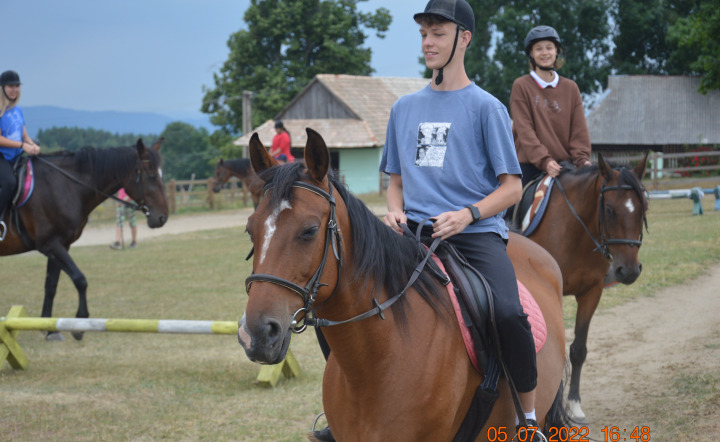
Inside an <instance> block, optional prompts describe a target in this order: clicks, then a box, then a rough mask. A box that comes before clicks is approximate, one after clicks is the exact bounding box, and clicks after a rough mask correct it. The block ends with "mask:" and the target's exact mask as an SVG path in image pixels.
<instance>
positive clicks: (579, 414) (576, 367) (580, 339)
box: [568, 284, 603, 422]
mask: <svg viewBox="0 0 720 442" xmlns="http://www.w3.org/2000/svg"><path fill="white" fill-rule="evenodd" d="M602 289H603V287H602V284H600V285H598V287H596V288H593V289H592V290H590V291H587V292H585V293H583V294H582V295H579V296H576V297H575V299H576V300H577V303H578V306H577V314H576V316H575V338H574V339H573V343H572V344H571V345H570V363H571V364H572V373H571V375H570V391H569V392H568V402H569V412H570V416H571V417H572V419H573V420H574V421H577V422H585V421H586V416H585V413H584V412H583V411H582V408H581V407H580V373H581V372H582V367H583V364H584V363H585V358H586V357H587V337H588V331H589V329H590V320H591V319H592V317H593V314H594V313H595V309H596V308H597V306H598V303H599V302H600V295H602Z"/></svg>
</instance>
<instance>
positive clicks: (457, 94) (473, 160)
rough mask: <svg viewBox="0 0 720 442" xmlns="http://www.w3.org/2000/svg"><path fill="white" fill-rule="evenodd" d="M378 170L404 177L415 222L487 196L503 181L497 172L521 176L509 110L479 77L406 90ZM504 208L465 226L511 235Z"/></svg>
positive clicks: (397, 104)
mask: <svg viewBox="0 0 720 442" xmlns="http://www.w3.org/2000/svg"><path fill="white" fill-rule="evenodd" d="M380 171H381V172H385V173H389V174H390V173H392V174H398V175H401V176H402V182H403V197H404V201H405V212H406V214H407V217H408V218H409V219H411V220H413V221H415V222H420V221H422V220H424V219H426V218H429V217H434V216H437V215H439V214H441V213H443V212H447V211H451V210H460V209H462V208H463V207H465V206H467V205H468V204H474V203H476V202H478V201H481V200H482V199H483V198H485V197H486V196H488V195H489V194H490V193H492V192H493V191H494V190H495V189H497V188H498V187H499V186H500V182H499V181H498V178H497V177H498V176H499V175H501V174H504V173H506V174H511V175H521V171H520V165H519V163H518V160H517V155H516V153H515V143H514V141H513V136H512V130H511V126H510V117H509V115H508V112H507V109H506V108H505V106H504V105H503V104H502V103H501V102H500V101H499V100H498V99H496V98H495V97H493V96H492V95H490V94H489V93H487V92H485V91H484V90H483V89H481V88H480V87H478V86H477V85H475V84H470V85H469V86H467V87H465V88H463V89H459V90H455V91H436V90H434V89H432V87H430V86H429V85H428V86H426V87H425V88H424V89H422V90H420V91H418V92H415V93H414V94H410V95H405V96H403V97H401V98H400V99H399V100H398V101H396V102H395V104H394V105H393V107H392V111H391V112H390V120H389V121H388V128H387V135H386V139H385V148H384V149H383V154H382V159H381V161H380ZM503 214H504V211H503V212H501V213H499V214H497V215H495V216H492V217H489V218H485V219H482V220H480V221H479V222H477V223H475V224H471V225H469V226H468V227H467V228H466V229H465V230H464V232H467V233H479V232H495V233H497V234H499V235H500V236H501V237H503V238H507V231H508V229H507V227H506V225H505V221H504V220H503Z"/></svg>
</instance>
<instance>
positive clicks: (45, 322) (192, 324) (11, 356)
mask: <svg viewBox="0 0 720 442" xmlns="http://www.w3.org/2000/svg"><path fill="white" fill-rule="evenodd" d="M21 330H40V331H52V332H61V331H67V332H120V333H172V334H215V335H237V332H238V323H237V322H233V321H194V320H178V319H101V318H37V317H35V318H32V317H28V315H27V311H26V310H25V308H24V307H23V306H21V305H15V306H13V307H12V308H11V309H10V312H9V313H8V315H7V316H6V317H0V364H2V362H3V361H5V360H6V359H7V361H8V362H9V363H10V365H11V366H12V368H14V369H16V370H24V369H25V368H27V365H28V359H27V356H25V353H24V352H23V351H22V348H20V345H19V344H18V342H17V339H16V338H17V335H18V333H19V331H21ZM299 374H300V365H299V364H298V362H297V360H296V359H295V356H294V355H293V354H292V352H291V351H290V350H288V352H287V356H286V358H285V359H284V360H283V361H282V362H280V363H279V364H275V365H264V366H262V368H261V369H260V374H259V375H258V377H257V381H258V383H259V384H260V385H262V386H269V387H274V386H275V385H276V384H277V383H278V381H279V380H280V376H281V375H285V377H286V378H291V377H297V376H298V375H299Z"/></svg>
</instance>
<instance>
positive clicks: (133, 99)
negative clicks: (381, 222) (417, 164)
mask: <svg viewBox="0 0 720 442" xmlns="http://www.w3.org/2000/svg"><path fill="white" fill-rule="evenodd" d="M249 4H250V1H249V0H121V1H105V0H14V1H12V0H0V18H1V19H2V30H3V47H2V51H0V53H1V54H2V56H1V58H0V71H4V70H7V69H13V70H15V71H17V72H18V73H19V74H20V78H21V80H22V83H23V89H22V98H21V102H20V106H23V105H24V106H39V105H50V106H60V107H66V108H71V109H77V110H113V111H136V112H157V113H161V114H165V115H168V116H171V117H176V118H183V117H196V116H199V115H201V114H200V112H199V111H198V109H199V107H200V103H201V100H202V97H203V95H204V94H203V92H202V87H203V86H207V87H213V86H214V83H213V79H212V78H213V73H214V72H218V70H219V68H220V67H221V66H222V64H223V63H224V62H225V60H227V57H228V53H229V51H228V48H227V44H226V43H227V40H228V37H229V36H230V34H232V33H233V32H236V31H238V30H239V29H241V28H244V27H245V22H244V21H243V15H244V13H245V10H246V9H247V7H248V5H249ZM381 6H383V7H386V8H388V9H390V12H391V14H392V16H393V22H392V24H391V27H390V30H389V31H388V32H387V33H386V38H385V39H384V40H381V39H378V38H376V37H375V36H374V34H372V35H371V37H370V38H369V40H368V41H367V46H369V47H371V48H372V50H373V56H372V67H373V68H374V69H375V70H376V73H375V74H374V75H377V76H397V77H419V76H420V72H421V70H422V66H421V65H420V64H419V63H418V61H417V60H418V57H419V56H420V37H419V33H418V26H417V25H416V24H415V22H414V21H413V19H412V15H413V13H415V12H419V11H421V10H422V9H423V8H424V6H425V1H424V0H390V1H388V0H368V1H366V2H362V3H360V4H359V7H360V9H361V10H363V11H369V10H374V9H377V8H378V7H381Z"/></svg>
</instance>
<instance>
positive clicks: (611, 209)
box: [605, 207, 615, 216]
mask: <svg viewBox="0 0 720 442" xmlns="http://www.w3.org/2000/svg"><path fill="white" fill-rule="evenodd" d="M605 212H607V214H608V215H609V216H614V215H615V209H613V208H612V207H606V208H605Z"/></svg>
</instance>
